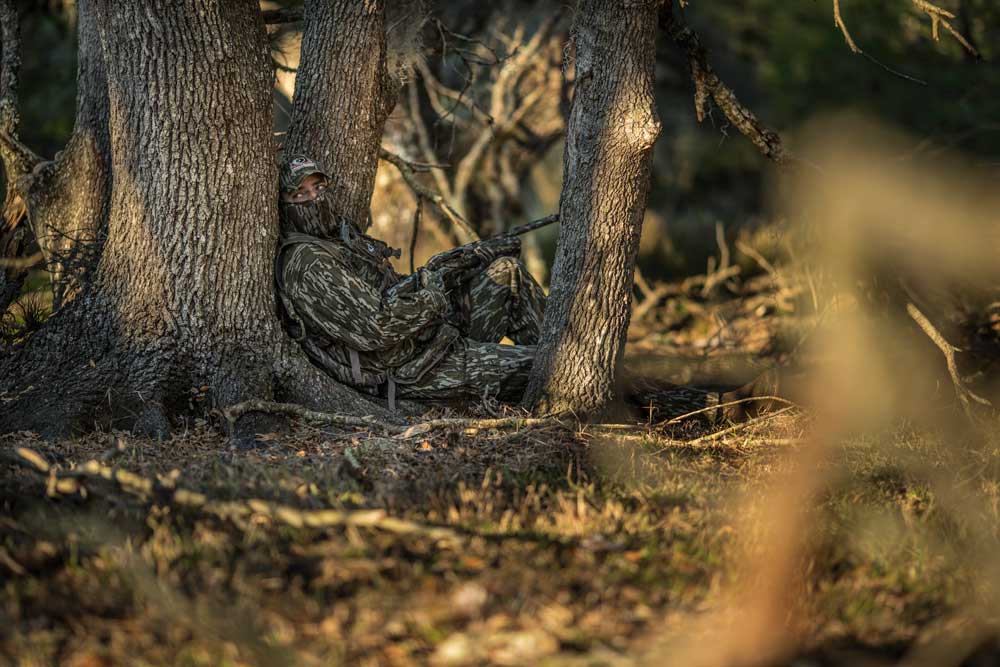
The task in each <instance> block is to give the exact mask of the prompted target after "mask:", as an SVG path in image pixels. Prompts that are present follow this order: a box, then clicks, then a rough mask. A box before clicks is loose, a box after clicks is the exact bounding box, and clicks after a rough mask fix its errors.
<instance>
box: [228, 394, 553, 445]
mask: <svg viewBox="0 0 1000 667" xmlns="http://www.w3.org/2000/svg"><path fill="white" fill-rule="evenodd" d="M248 412H266V413H269V414H281V415H287V416H291V417H301V418H302V419H304V420H306V421H308V422H312V423H314V424H327V425H331V426H347V427H362V428H375V429H379V430H381V431H382V432H383V433H386V434H388V435H396V436H397V437H399V438H400V439H407V438H412V437H414V436H416V435H422V434H424V433H427V432H429V431H432V430H434V429H439V428H462V429H472V428H474V429H487V428H509V427H524V426H538V425H540V424H558V423H561V422H559V421H558V420H557V419H555V418H552V417H524V416H516V417H499V418H490V419H475V418H461V417H455V418H441V419H431V420H428V421H425V422H418V423H416V424H411V425H409V426H407V425H400V424H390V423H387V422H383V421H381V420H379V419H376V418H375V417H371V416H367V417H355V416H353V415H342V414H337V413H332V412H317V411H315V410H310V409H308V408H305V407H302V406H301V405H296V404H294V403H275V402H272V401H256V400H254V401H244V402H243V403H237V404H235V405H231V406H229V407H228V408H226V409H225V410H223V411H222V414H223V416H225V418H226V420H227V421H228V422H229V424H230V425H232V424H233V423H235V421H236V420H237V419H238V418H239V417H241V416H242V415H245V414H247V413H248Z"/></svg>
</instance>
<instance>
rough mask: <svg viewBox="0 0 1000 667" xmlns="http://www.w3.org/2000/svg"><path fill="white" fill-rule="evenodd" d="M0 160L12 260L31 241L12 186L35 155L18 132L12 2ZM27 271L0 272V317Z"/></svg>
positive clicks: (4, 228)
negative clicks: (25, 147)
mask: <svg viewBox="0 0 1000 667" xmlns="http://www.w3.org/2000/svg"><path fill="white" fill-rule="evenodd" d="M0 48H2V57H0V159H2V161H3V170H4V185H5V188H4V205H3V218H2V219H0V258H3V259H15V258H18V257H20V256H21V255H23V254H24V253H25V252H26V251H27V249H28V247H29V246H30V244H31V242H32V239H31V235H30V233H29V230H28V229H27V228H26V227H25V226H22V225H21V224H20V223H21V221H22V219H23V218H24V214H25V206H24V200H23V199H22V198H21V197H20V195H18V193H17V188H16V187H15V185H16V183H17V179H18V178H20V177H21V176H23V175H24V174H26V173H28V172H30V171H31V169H32V167H34V165H35V164H37V162H38V161H39V158H38V156H36V155H34V154H33V153H31V151H26V150H24V147H23V146H22V144H21V142H20V140H19V139H18V135H17V131H18V125H19V124H20V116H19V114H18V104H17V102H18V97H17V88H18V77H19V74H20V69H21V34H20V25H19V23H18V16H17V8H16V7H15V6H14V2H13V0H0ZM26 277H27V269H26V268H25V267H24V266H20V265H8V266H4V267H2V269H0V316H2V315H3V313H5V312H6V311H7V308H8V306H10V304H11V302H13V301H14V300H15V299H16V298H17V296H18V294H20V292H21V286H22V285H23V284H24V280H25V278H26Z"/></svg>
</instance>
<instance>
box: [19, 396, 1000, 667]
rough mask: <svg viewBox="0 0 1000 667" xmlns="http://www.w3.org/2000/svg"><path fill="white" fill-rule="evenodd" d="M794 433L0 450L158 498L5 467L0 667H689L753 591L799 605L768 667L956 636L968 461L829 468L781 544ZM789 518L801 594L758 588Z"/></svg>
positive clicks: (944, 458) (321, 438)
mask: <svg viewBox="0 0 1000 667" xmlns="http://www.w3.org/2000/svg"><path fill="white" fill-rule="evenodd" d="M808 421H809V420H808V417H806V416H803V415H797V416H787V415H786V416H782V417H780V418H776V419H773V420H770V421H768V422H766V423H762V424H760V425H754V424H751V425H748V426H747V427H746V428H744V429H740V430H737V431H735V432H732V433H731V434H730V435H729V436H726V437H722V438H718V439H715V440H708V441H702V443H703V444H698V445H689V444H687V440H689V439H690V437H691V436H692V433H689V432H687V431H680V432H678V431H673V432H669V431H665V430H663V429H654V428H646V427H642V426H637V427H635V428H633V429H612V430H607V429H599V428H594V427H588V428H579V429H576V428H571V427H569V426H564V425H559V424H553V425H549V426H543V427H537V428H532V429H525V430H520V431H503V432H496V431H482V432H475V433H471V432H435V433H432V434H429V435H425V436H421V437H419V438H414V439H409V440H399V439H384V438H380V437H375V436H370V435H367V434H365V433H360V432H349V433H348V432H332V431H331V432H324V431H322V430H318V429H315V428H312V427H309V426H306V425H302V424H300V425H298V426H296V427H295V428H294V429H292V430H291V431H290V432H288V433H283V434H271V435H267V436H264V437H263V438H262V442H261V443H260V445H261V446H260V447H259V448H258V449H255V450H253V451H250V452H232V451H228V450H227V449H226V443H225V442H224V441H223V439H222V438H221V436H220V435H218V434H217V433H216V432H214V431H213V430H211V429H210V428H208V426H207V425H204V424H198V425H195V426H194V427H193V428H192V429H191V430H190V431H188V432H186V433H181V434H177V435H175V436H174V437H173V438H171V439H170V440H167V441H164V442H153V441H148V440H142V439H137V438H132V437H130V436H126V435H123V434H105V435H94V436H91V437H88V438H85V439H79V440H71V441H64V442H59V443H43V442H39V441H37V440H36V439H34V438H33V436H31V435H29V434H18V435H10V436H5V437H3V439H2V440H0V446H2V447H3V451H4V452H5V453H7V454H11V453H12V452H13V451H14V448H16V447H29V448H32V449H33V450H34V451H36V452H38V453H39V454H41V455H43V456H45V457H46V458H48V460H49V461H50V462H52V463H56V464H58V466H57V467H58V470H59V471H60V474H61V475H63V476H64V477H65V474H64V473H65V472H66V471H72V470H74V469H76V470H83V469H84V468H83V467H82V464H83V463H84V462H86V461H88V460H98V461H101V460H103V461H104V462H105V464H106V465H107V466H108V467H111V468H114V469H118V470H128V471H131V472H134V473H137V474H139V475H142V476H144V477H146V478H148V479H150V480H156V479H158V481H159V484H157V485H155V486H156V489H154V490H153V491H152V492H150V493H148V494H147V495H146V496H145V497H141V496H140V495H136V492H134V490H133V492H132V493H130V492H127V491H126V490H124V489H123V487H122V486H120V485H118V484H116V483H114V482H113V481H108V480H98V479H92V478H90V477H83V478H82V479H83V484H82V487H81V486H80V485H79V484H76V483H67V484H63V485H62V486H61V488H56V486H57V485H56V481H55V479H52V480H47V479H46V478H45V476H42V475H39V474H37V473H35V472H34V471H32V470H29V469H27V468H22V467H15V466H6V465H5V466H4V467H3V469H2V476H0V503H2V506H3V516H2V518H0V576H2V582H3V583H2V594H0V600H2V602H0V604H2V606H0V615H2V621H3V622H2V624H0V655H2V656H3V657H4V659H5V660H6V661H9V662H10V664H19V665H54V664H59V665H112V664H128V665H242V664H250V665H331V664H334V665H336V664H344V665H407V664H434V665H476V664H503V665H535V664H540V665H545V664H552V665H562V664H567V665H639V664H660V663H662V664H673V660H671V658H672V657H680V656H681V655H684V656H686V657H685V662H689V664H695V663H696V662H697V655H698V654H699V652H700V651H702V650H704V649H705V647H712V646H717V645H721V644H725V643H726V642H727V641H732V639H731V637H732V633H733V632H737V631H738V629H739V626H740V624H741V623H744V622H749V621H748V620H747V619H748V618H750V617H751V616H752V615H754V614H759V613H764V612H763V611H761V610H760V609H755V607H754V606H755V605H756V604H757V603H756V602H754V600H753V599H752V598H751V599H749V601H748V602H747V603H746V604H747V605H748V606H747V608H745V609H738V610H737V611H738V612H740V613H737V614H736V615H735V617H732V618H730V621H728V623H729V625H725V624H723V625H720V626H718V627H715V628H709V629H706V627H705V626H704V625H703V624H701V625H699V623H700V621H701V620H702V619H705V618H710V617H712V616H713V615H714V614H716V613H717V612H719V611H720V610H722V609H723V608H725V607H726V605H727V601H729V600H731V599H732V597H731V596H732V592H733V591H738V590H740V589H741V588H742V587H743V586H744V585H745V584H746V583H747V582H750V581H753V580H754V578H755V577H761V576H763V577H771V579H772V580H769V581H767V582H766V586H768V587H774V586H782V585H785V584H787V585H788V586H789V587H790V591H792V592H793V594H792V595H790V596H789V597H788V612H789V613H788V614H787V615H786V616H785V617H784V618H781V619H780V622H777V619H776V620H775V623H774V624H773V626H772V627H769V628H767V631H769V632H773V633H774V635H775V636H777V637H790V636H794V638H795V642H794V648H793V649H791V651H790V654H789V655H788V656H787V657H788V660H789V661H790V660H792V657H793V656H795V657H796V659H798V660H799V662H787V664H857V663H854V662H851V661H852V660H854V658H850V657H849V656H856V655H858V654H857V653H856V652H861V654H864V655H865V656H867V657H868V658H871V659H873V660H876V659H877V660H878V661H884V664H891V660H892V658H894V657H895V656H897V655H898V654H899V653H900V652H901V651H902V650H903V649H904V647H907V646H909V645H911V644H913V643H914V642H917V641H918V640H921V639H922V638H923V639H926V638H927V637H934V636H936V633H940V630H938V629H937V628H940V627H943V625H942V624H945V625H947V624H948V623H951V624H952V625H955V624H959V627H965V626H963V625H961V624H962V623H964V622H966V621H965V617H964V616H955V615H954V614H955V613H957V612H958V611H960V610H961V609H962V608H963V607H964V606H965V605H967V604H970V602H969V601H970V600H974V599H975V600H979V599H985V598H984V592H983V591H982V590H980V589H981V588H982V587H983V586H988V585H991V583H990V582H986V583H984V582H983V581H982V580H981V578H982V577H984V576H987V574H988V573H986V572H984V571H983V570H982V569H980V570H979V571H976V570H975V569H973V568H974V566H975V565H976V564H977V563H978V561H977V559H976V558H975V557H974V556H973V554H975V553H985V552H983V551H982V550H983V549H986V548H987V547H988V545H989V544H995V541H993V537H994V536H993V535H992V534H991V535H989V536H986V535H983V534H982V533H981V532H976V526H977V525H978V524H977V523H976V520H980V519H981V520H983V521H986V522H992V523H993V524H994V525H995V518H996V517H995V512H996V507H997V503H998V502H1000V493H998V491H997V486H996V485H995V484H991V483H989V482H988V481H987V479H988V477H989V475H988V474H986V473H984V472H983V470H984V468H983V467H981V468H980V469H978V470H976V469H973V468H970V467H968V466H966V467H964V468H962V467H955V466H953V465H951V464H953V463H956V462H957V460H958V459H962V460H964V461H965V462H966V463H970V462H971V461H972V459H969V458H968V456H967V455H964V454H962V453H960V452H956V450H955V449H954V448H952V447H950V446H949V444H946V443H942V442H940V441H936V440H934V439H933V438H930V437H927V436H924V435H920V434H916V433H912V432H907V431H905V430H900V431H899V432H898V433H894V434H891V437H888V438H882V439H881V440H880V441H878V442H875V441H873V440H872V441H868V440H863V439H861V440H856V441H852V442H850V443H849V444H848V445H846V446H844V447H842V448H838V449H836V450H835V451H833V452H831V454H830V456H829V457H828V458H827V459H826V460H825V461H824V463H823V465H822V466H821V469H823V470H826V469H829V470H830V471H833V472H831V474H830V475H829V478H828V480H827V482H826V483H824V485H823V490H822V491H821V492H820V493H818V494H815V495H814V496H813V499H812V501H811V503H810V506H809V507H808V509H807V510H806V511H805V512H804V515H803V516H804V517H805V520H804V521H802V520H801V518H799V519H796V518H794V517H793V516H792V513H791V512H790V511H789V510H790V508H787V507H780V506H775V505H774V504H773V503H775V502H776V499H778V498H779V496H780V493H778V492H779V491H780V489H777V488H776V486H780V484H786V483H788V482H787V480H788V479H790V478H794V477H795V475H796V474H804V473H802V472H801V471H800V472H798V473H797V472H796V466H797V465H798V464H797V463H796V461H798V460H799V458H800V454H801V452H802V451H804V449H805V448H806V447H807V445H806V440H803V439H802V437H803V434H804V433H808V429H809V423H808ZM982 456H983V457H985V458H984V459H983V460H982V461H981V462H982V463H991V462H992V461H993V460H994V459H995V457H996V453H995V452H992V453H984V454H982ZM914 458H919V459H920V460H922V461H923V462H925V463H927V464H929V465H930V466H931V468H934V467H935V466H936V467H938V468H940V470H942V471H947V472H946V474H947V475H950V476H951V477H950V478H949V479H952V481H953V482H954V483H955V484H964V485H966V486H967V487H968V489H967V490H969V491H970V494H968V497H966V498H964V500H963V501H962V502H966V503H969V502H971V499H972V498H976V499H979V500H982V501H985V502H983V503H982V504H979V505H976V506H975V507H971V506H969V507H964V506H963V508H962V509H963V510H965V511H968V512H980V513H984V514H982V515H981V516H978V517H975V520H973V519H970V518H969V517H967V516H966V517H963V516H962V513H961V512H955V511H953V509H954V508H952V507H949V506H946V503H945V502H944V501H943V500H941V499H940V498H939V497H938V495H937V494H935V493H934V492H933V489H932V486H933V484H932V482H930V481H928V479H929V478H928V479H920V478H919V477H917V476H914V475H913V474H912V473H911V472H909V471H908V470H907V469H906V466H905V465H899V464H898V463H894V462H898V461H909V460H913V459H914ZM988 467H989V466H988V465H986V466H985V468H988ZM820 474H825V473H822V472H821V473H820ZM789 475H790V476H791V477H789ZM66 479H69V480H71V481H73V480H77V479H78V478H73V477H66ZM776 480H784V481H780V482H776ZM81 488H83V489H86V490H85V491H81V490H80V489H81ZM178 488H180V489H186V490H194V491H198V492H201V493H202V494H204V495H205V496H207V497H208V498H209V499H212V500H217V501H234V500H246V499H259V500H262V501H270V502H271V505H268V507H270V508H272V509H273V508H275V507H279V508H285V509H286V510H288V511H291V509H289V508H294V509H298V510H317V509H322V508H338V509H342V510H348V511H357V510H362V509H371V508H379V509H382V510H384V511H385V514H386V516H388V517H391V518H397V519H404V520H408V521H410V522H413V523H412V524H407V525H408V526H410V528H408V529H406V530H386V529H383V528H381V527H378V526H375V527H368V526H365V525H346V526H345V525H335V526H333V527H312V528H310V527H306V526H303V525H298V526H296V523H297V522H296V520H295V518H294V514H288V515H285V514H281V512H278V513H277V514H275V513H274V512H273V511H270V510H268V511H262V512H261V513H250V514H245V515H241V516H237V515H236V514H235V513H234V514H233V515H232V516H224V515H220V514H219V513H212V512H207V511H203V510H202V509H200V508H195V507H193V506H190V505H185V504H183V503H179V502H177V495H176V493H175V491H176V489H178ZM973 491H974V493H972V492H973ZM84 496H85V497H84ZM956 502H957V501H956ZM261 507H263V506H261ZM346 516H350V513H348V514H347V515H346ZM783 516H786V517H787V520H788V521H800V522H801V526H802V527H803V528H804V529H805V533H804V534H801V535H800V536H799V537H801V544H800V547H801V552H800V553H799V556H798V557H797V558H796V559H795V566H794V568H793V569H792V570H791V571H789V572H787V573H785V576H781V577H774V576H773V575H770V574H768V573H767V568H766V564H767V562H768V559H769V558H771V557H772V555H773V553H774V550H778V551H781V550H782V549H784V546H783V545H775V544H768V543H766V541H765V542H762V541H761V538H762V536H766V535H769V534H770V533H767V532H766V531H767V528H766V526H767V525H768V524H769V523H770V522H771V521H772V520H773V519H776V518H777V519H779V520H782V517H783ZM964 519H969V522H965V521H964ZM299 523H300V522H299ZM441 526H445V527H448V528H450V529H452V530H453V531H454V533H455V535H454V537H449V538H447V539H442V538H441V537H440V535H439V534H438V533H435V532H434V530H433V529H434V528H435V527H441ZM979 567H984V566H983V564H982V563H979ZM990 568H995V566H992V565H990V566H989V567H988V568H987V569H990ZM985 597H986V598H988V597H989V595H985ZM983 613H985V611H984V612H983ZM984 618H985V617H983V616H980V617H979V618H977V619H975V620H978V621H983V620H984ZM741 619H742V620H741ZM948 627H951V626H948ZM737 634H738V632H737ZM692 637H697V638H698V639H697V641H692V639H691V638H692ZM976 638H981V637H980V636H979V635H976V636H975V637H974V639H976ZM966 648H967V649H968V647H966ZM782 650H783V651H785V652H786V653H788V651H787V650H785V649H782ZM845 656H848V657H845ZM803 660H804V662H803ZM845 660H847V661H846V662H845ZM875 664H882V663H881V662H876V663H875Z"/></svg>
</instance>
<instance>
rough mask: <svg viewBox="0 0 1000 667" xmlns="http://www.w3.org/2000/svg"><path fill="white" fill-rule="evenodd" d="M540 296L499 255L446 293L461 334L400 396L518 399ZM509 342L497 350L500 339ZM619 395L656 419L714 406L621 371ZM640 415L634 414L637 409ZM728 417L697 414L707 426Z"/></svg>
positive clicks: (695, 391) (519, 268)
mask: <svg viewBox="0 0 1000 667" xmlns="http://www.w3.org/2000/svg"><path fill="white" fill-rule="evenodd" d="M544 310H545V295H544V294H543V293H542V289H541V287H539V285H538V283H537V282H535V279H534V278H532V277H531V274H529V273H528V271H527V269H526V268H525V267H524V265H523V264H522V263H521V262H519V261H518V260H516V259H513V258H510V257H505V258H501V259H498V260H496V261H494V262H493V263H492V264H490V266H489V267H488V268H487V269H486V271H484V272H483V273H482V274H480V275H479V276H477V277H476V278H475V279H473V280H472V282H470V283H469V284H468V285H467V288H466V289H465V290H462V291H460V292H458V293H456V294H452V311H453V315H452V317H453V319H454V320H455V321H454V324H456V325H457V326H458V328H459V329H460V330H461V331H462V333H463V337H462V338H460V339H458V340H457V341H456V342H455V345H454V346H453V347H452V349H451V350H450V351H449V352H448V354H447V355H446V356H445V357H444V358H443V359H441V361H439V362H438V363H437V364H435V365H434V366H433V367H432V368H431V369H430V370H429V371H428V372H427V374H426V375H425V376H424V377H423V378H422V379H421V380H420V381H418V382H417V383H416V384H410V385H406V386H400V387H399V394H400V396H404V397H408V398H416V399H423V400H461V401H469V400H473V401H475V400H481V399H482V398H484V397H491V398H496V399H499V400H501V401H505V402H508V403H516V402H519V401H520V399H521V397H522V396H523V394H524V390H525V389H526V387H527V383H528V374H529V373H530V372H531V366H532V364H533V363H534V360H535V344H536V343H537V342H538V336H539V334H540V333H541V328H542V315H543V312H544ZM505 336H506V337H508V338H510V339H511V340H513V341H514V342H515V343H516V345H500V344H499V342H500V340H501V339H502V338H503V337H505ZM624 390H625V394H626V396H625V398H626V401H627V402H628V403H630V404H633V405H636V406H649V407H648V408H647V409H648V410H650V411H651V412H650V413H643V414H648V415H649V416H650V417H652V418H655V419H657V420H662V419H669V418H672V417H676V416H679V415H682V414H687V413H688V412H692V411H695V410H700V409H702V408H706V407H712V406H716V405H718V404H719V402H720V398H721V396H720V394H719V393H718V392H716V391H705V390H702V389H699V388H697V387H684V386H679V385H673V384H670V383H665V382H661V381H655V380H652V379H650V378H643V377H641V376H638V375H632V374H629V376H627V378H626V380H625V383H624ZM640 412H641V411H640ZM725 416H729V415H723V414H721V413H720V414H715V411H710V412H708V413H703V418H707V419H708V420H710V421H714V420H717V419H719V418H721V417H725Z"/></svg>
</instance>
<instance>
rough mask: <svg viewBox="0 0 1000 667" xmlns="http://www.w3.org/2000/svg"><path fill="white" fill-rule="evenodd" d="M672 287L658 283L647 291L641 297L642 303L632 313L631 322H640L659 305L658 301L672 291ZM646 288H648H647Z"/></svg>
mask: <svg viewBox="0 0 1000 667" xmlns="http://www.w3.org/2000/svg"><path fill="white" fill-rule="evenodd" d="M673 287H674V286H673V285H670V284H667V283H660V284H658V285H657V286H656V287H654V288H652V289H649V291H647V292H645V293H644V295H643V299H642V303H640V304H639V305H637V306H636V307H635V309H634V310H633V311H632V321H633V322H640V321H641V320H642V319H643V318H644V317H646V315H648V314H649V313H650V311H652V310H653V308H655V307H656V306H657V304H659V303H660V299H662V298H663V297H665V296H667V295H668V294H670V293H671V292H672V291H673ZM647 288H648V286H647Z"/></svg>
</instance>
